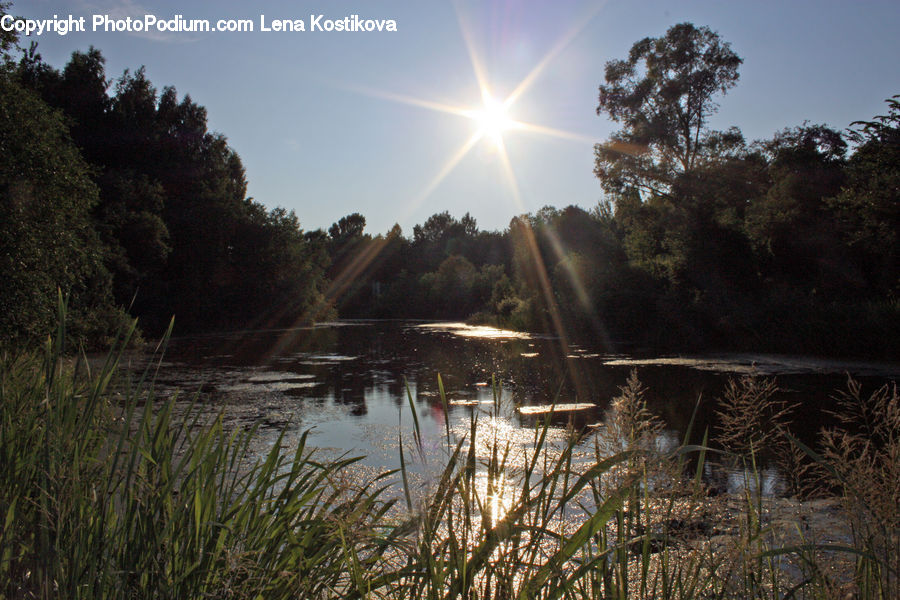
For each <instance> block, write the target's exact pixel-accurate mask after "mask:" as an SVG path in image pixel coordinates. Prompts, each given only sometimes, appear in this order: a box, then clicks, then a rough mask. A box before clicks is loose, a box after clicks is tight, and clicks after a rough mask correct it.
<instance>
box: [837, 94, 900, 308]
mask: <svg viewBox="0 0 900 600" xmlns="http://www.w3.org/2000/svg"><path fill="white" fill-rule="evenodd" d="M886 102H887V103H888V106H889V107H890V108H889V111H888V114H887V115H879V116H877V117H875V118H874V119H873V120H872V121H859V122H856V123H854V126H855V127H856V129H854V130H853V131H851V133H850V136H849V137H850V139H851V141H853V142H855V143H856V144H859V145H858V147H857V149H856V152H854V153H853V156H851V157H850V160H849V163H848V165H847V182H846V187H845V188H844V189H843V191H842V192H841V193H840V194H839V195H838V196H837V197H836V198H835V199H834V200H833V201H832V206H833V207H834V208H835V210H836V211H837V213H838V216H839V222H840V227H841V229H842V233H843V237H844V240H845V243H846V244H847V245H848V246H849V247H850V249H851V250H852V251H853V253H854V254H855V255H856V257H857V263H858V264H860V265H861V267H862V269H863V271H864V272H865V274H866V278H867V280H868V282H869V285H870V286H871V287H872V291H873V292H875V293H877V294H892V295H894V297H896V296H897V295H898V294H900V233H898V232H900V95H896V96H894V97H892V98H889V99H888V100H886Z"/></svg>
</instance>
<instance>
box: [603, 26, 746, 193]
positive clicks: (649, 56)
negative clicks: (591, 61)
mask: <svg viewBox="0 0 900 600" xmlns="http://www.w3.org/2000/svg"><path fill="white" fill-rule="evenodd" d="M741 62H742V60H741V58H740V57H738V55H737V54H735V53H734V51H732V49H731V46H730V45H729V44H728V43H727V42H724V41H722V39H721V38H720V37H719V35H718V34H717V33H715V32H713V31H711V30H710V29H709V28H707V27H695V26H694V25H692V24H690V23H681V24H678V25H675V26H673V27H671V28H670V29H669V30H668V31H667V32H666V35H665V36H664V37H661V38H644V39H643V40H640V41H639V42H637V43H635V44H634V45H633V46H632V47H631V51H630V52H629V54H628V58H627V59H625V60H612V61H610V62H608V63H606V83H605V85H601V86H600V103H599V105H598V107H597V114H598V115H601V114H604V113H605V114H606V115H608V116H609V118H610V119H612V120H613V121H615V122H616V123H621V124H622V125H623V128H622V129H621V130H619V131H617V132H615V133H614V134H613V135H612V136H611V138H610V140H609V141H607V142H605V143H602V144H598V145H597V146H596V147H595V157H596V163H595V167H594V173H595V174H596V175H597V176H598V177H599V178H600V179H601V181H602V183H603V187H604V189H605V190H606V191H607V192H609V193H613V194H622V193H625V192H628V191H629V190H631V191H637V192H638V193H640V194H641V195H642V196H643V195H646V194H650V195H655V196H664V197H668V198H671V199H673V200H674V199H677V198H678V197H683V196H685V195H687V196H690V188H691V186H692V183H693V182H692V176H693V175H694V173H695V172H696V170H697V169H698V168H699V167H701V166H703V165H704V163H706V162H708V161H709V160H710V159H712V158H714V157H715V156H716V151H717V150H719V149H720V148H721V146H722V143H723V137H725V138H727V137H734V135H735V133H738V132H736V131H731V132H730V136H729V135H726V134H723V133H721V132H714V131H710V130H708V129H707V122H708V119H709V117H710V116H711V115H712V114H713V113H715V111H716V110H717V108H718V105H717V104H716V102H715V101H714V98H715V96H716V95H717V94H720V93H721V94H724V93H725V92H727V91H728V90H729V89H730V88H732V87H734V85H735V84H736V83H737V80H738V77H739V75H738V67H739V66H740V64H741ZM725 141H728V140H727V139H726V140H725Z"/></svg>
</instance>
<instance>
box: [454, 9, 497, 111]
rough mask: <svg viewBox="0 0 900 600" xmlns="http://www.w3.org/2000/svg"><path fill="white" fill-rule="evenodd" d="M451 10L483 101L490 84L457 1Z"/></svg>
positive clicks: (488, 91)
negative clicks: (454, 13) (454, 15)
mask: <svg viewBox="0 0 900 600" xmlns="http://www.w3.org/2000/svg"><path fill="white" fill-rule="evenodd" d="M453 10H454V11H455V12H456V21H457V23H459V31H460V33H461V34H462V37H463V43H464V44H465V46H466V51H467V52H468V53H469V60H470V61H471V63H472V70H473V71H474V73H475V80H476V81H477V82H478V89H479V90H481V96H482V100H484V95H485V94H486V93H490V84H489V83H488V79H487V75H486V74H485V68H484V65H482V64H481V60H480V59H479V58H478V53H477V52H476V51H475V41H474V40H473V39H472V32H471V29H470V28H469V24H468V22H467V21H466V19H465V16H464V15H463V12H462V10H460V8H459V2H458V0H457V1H454V2H453Z"/></svg>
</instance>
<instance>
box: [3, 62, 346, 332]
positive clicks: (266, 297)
mask: <svg viewBox="0 0 900 600" xmlns="http://www.w3.org/2000/svg"><path fill="white" fill-rule="evenodd" d="M14 76H15V77H16V78H17V79H18V80H19V81H20V82H21V83H22V84H23V85H24V86H25V87H27V88H30V89H31V90H33V91H34V92H37V93H38V94H40V96H41V97H42V99H43V100H44V101H45V102H47V103H49V104H51V105H52V106H55V107H57V108H59V109H60V110H62V111H63V113H64V114H65V116H66V119H67V120H68V122H69V123H71V133H72V139H73V141H74V143H75V145H76V146H77V150H76V151H75V153H76V154H80V155H81V156H83V157H84V159H86V160H87V161H88V163H89V164H90V165H91V168H90V169H89V170H86V174H87V176H88V177H89V179H90V181H91V182H92V185H94V186H96V188H97V189H98V190H99V194H98V193H97V192H96V191H95V192H93V194H94V200H93V201H92V203H91V210H90V215H89V217H90V218H89V221H88V223H87V225H86V227H88V228H91V229H93V230H94V231H95V232H96V233H95V234H93V235H95V237H96V236H99V238H100V240H101V242H102V244H103V246H104V247H105V251H104V253H103V257H104V258H103V267H105V269H106V270H107V271H109V272H110V273H111V275H112V284H111V286H110V285H109V284H108V283H107V284H106V285H107V287H108V289H109V290H110V291H112V293H113V297H114V299H115V301H116V302H117V303H118V304H119V305H120V306H129V307H130V309H131V311H132V312H133V313H134V314H136V315H139V316H141V317H142V318H143V323H144V324H145V326H149V327H150V328H151V329H159V328H161V327H162V326H164V324H165V323H166V322H167V321H168V319H169V317H170V316H171V315H172V314H177V315H178V318H179V327H180V329H181V330H182V331H189V330H198V329H209V328H235V327H241V326H249V325H250V324H251V323H252V324H255V325H258V326H273V325H284V324H294V323H298V322H307V321H310V320H313V319H314V318H317V317H327V316H328V315H329V314H330V311H329V309H328V307H327V306H326V304H325V302H324V297H323V288H324V283H323V277H324V275H325V268H326V265H324V264H323V257H322V256H321V255H318V254H317V250H316V248H314V247H312V246H310V245H308V243H307V242H308V241H307V239H306V237H305V236H304V233H303V231H302V230H301V229H300V224H299V222H298V221H297V219H296V217H295V216H294V215H293V214H292V213H287V212H286V211H284V210H282V209H273V210H267V209H266V208H264V207H263V206H262V205H261V204H259V203H257V202H255V201H254V200H253V199H249V198H246V180H245V177H244V169H243V165H242V164H241V160H240V157H239V156H238V155H237V153H236V152H235V151H234V150H232V149H231V148H230V147H229V146H228V142H227V140H226V138H225V137H224V136H222V135H220V134H217V133H213V132H210V131H208V130H207V115H206V109H204V108H203V107H202V106H199V105H197V104H196V103H194V102H193V101H192V100H191V98H190V96H185V97H183V98H181V99H179V97H178V94H177V92H176V90H175V89H174V88H171V87H167V88H164V89H163V90H162V92H161V93H160V92H157V90H156V88H155V87H154V86H153V84H152V83H151V82H150V81H149V79H148V78H147V76H146V73H145V72H144V69H143V68H141V69H138V70H137V71H135V72H130V71H126V72H125V73H124V74H123V75H122V76H121V77H120V78H119V79H117V80H115V81H114V82H113V81H110V80H109V79H108V78H107V76H106V73H105V59H104V58H103V56H102V55H101V53H100V52H99V51H98V50H96V49H95V48H91V49H90V50H89V51H87V52H75V53H73V55H72V58H71V60H70V61H69V63H68V64H67V65H66V66H65V68H64V69H63V70H62V72H60V71H57V70H56V69H53V68H52V67H50V66H48V65H46V64H45V63H44V62H43V61H42V59H41V57H40V55H39V54H38V53H37V52H36V50H35V47H34V46H32V47H31V48H30V50H29V51H28V52H26V53H25V54H24V55H23V56H22V59H21V60H20V62H19V65H18V67H17V69H16V70H15V73H14ZM110 88H111V90H112V93H111V94H110V93H109V91H110ZM33 102H37V100H33ZM73 164H74V165H81V164H83V161H82V160H81V158H80V157H79V158H78V159H77V160H74V161H73ZM60 264H62V263H60ZM51 279H52V277H51ZM64 283H65V282H59V283H58V285H63V284H64Z"/></svg>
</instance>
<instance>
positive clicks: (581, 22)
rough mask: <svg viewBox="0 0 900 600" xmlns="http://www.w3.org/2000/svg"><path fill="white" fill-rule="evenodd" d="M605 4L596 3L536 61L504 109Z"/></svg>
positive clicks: (516, 98) (508, 99) (529, 85)
mask: <svg viewBox="0 0 900 600" xmlns="http://www.w3.org/2000/svg"><path fill="white" fill-rule="evenodd" d="M605 4H606V3H605V2H601V3H598V4H597V5H595V6H594V8H593V9H592V10H590V11H588V13H587V14H585V15H584V17H582V18H581V19H580V20H579V21H578V22H577V23H575V25H574V26H573V27H572V28H571V29H570V30H569V31H568V32H567V33H566V34H565V35H564V36H563V37H562V38H560V40H559V41H558V42H557V43H556V44H555V45H554V46H553V48H551V49H550V52H548V53H547V54H546V55H545V56H544V58H542V59H541V60H540V61H538V64H537V65H535V66H534V68H533V69H531V71H530V72H529V73H528V75H526V76H525V79H523V80H522V81H520V82H519V85H517V86H516V88H515V89H514V90H513V91H512V93H511V94H510V95H509V96H507V98H506V100H504V101H503V103H504V105H506V107H507V108H508V107H510V106H512V105H513V104H515V103H516V101H517V100H518V99H519V98H520V97H521V96H522V94H524V93H525V91H526V90H528V88H530V87H531V86H532V84H533V83H534V82H535V81H536V80H537V78H538V77H539V76H540V74H541V73H542V72H543V71H544V69H545V68H546V67H547V65H549V64H550V63H551V62H553V59H555V58H556V56H557V55H558V54H559V53H560V52H562V51H563V50H565V49H566V47H567V46H568V45H569V44H571V43H572V40H574V39H575V38H576V37H578V35H579V34H580V33H581V32H582V31H584V28H585V27H587V26H588V23H590V22H591V21H592V20H593V19H594V17H596V16H597V14H598V13H599V12H600V10H601V9H602V8H603V6H604V5H605Z"/></svg>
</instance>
